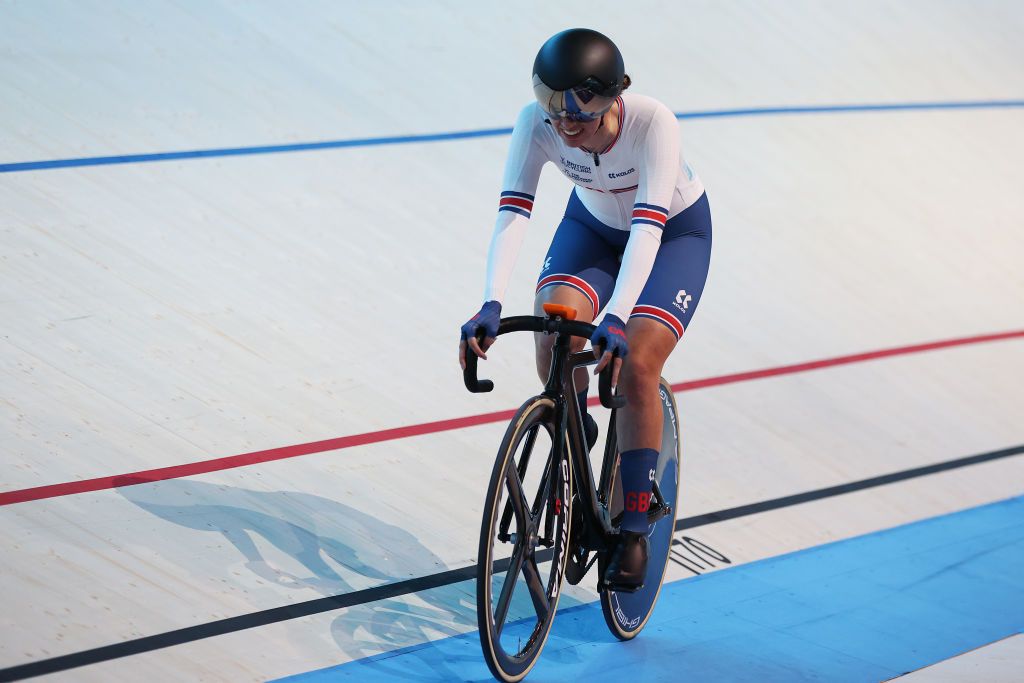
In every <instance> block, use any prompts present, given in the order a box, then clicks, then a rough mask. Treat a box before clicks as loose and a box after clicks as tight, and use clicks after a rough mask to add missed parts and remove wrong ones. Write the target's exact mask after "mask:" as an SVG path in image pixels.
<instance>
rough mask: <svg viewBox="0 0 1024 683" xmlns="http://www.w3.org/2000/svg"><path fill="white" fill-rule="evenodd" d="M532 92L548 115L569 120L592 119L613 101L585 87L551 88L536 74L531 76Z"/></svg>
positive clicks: (600, 114) (611, 98) (606, 109)
mask: <svg viewBox="0 0 1024 683" xmlns="http://www.w3.org/2000/svg"><path fill="white" fill-rule="evenodd" d="M533 94H534V95H535V96H536V97H537V102H538V103H539V104H540V106H541V109H543V110H544V112H545V113H546V114H547V115H548V116H551V117H553V118H556V119H568V120H570V121H594V120H595V119H599V118H601V116H603V115H604V113H605V112H607V111H608V110H609V109H611V107H612V104H614V103H615V98H614V97H603V96H601V95H596V94H594V92H593V91H591V90H589V89H587V88H582V87H581V88H573V89H572V90H552V89H551V88H549V87H548V86H546V85H544V83H542V82H541V80H540V78H539V77H538V76H534V77H533Z"/></svg>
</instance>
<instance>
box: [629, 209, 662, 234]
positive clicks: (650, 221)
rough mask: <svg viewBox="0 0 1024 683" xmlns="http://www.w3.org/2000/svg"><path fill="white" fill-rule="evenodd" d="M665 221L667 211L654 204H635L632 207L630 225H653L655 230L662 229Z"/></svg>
mask: <svg viewBox="0 0 1024 683" xmlns="http://www.w3.org/2000/svg"><path fill="white" fill-rule="evenodd" d="M667 220H668V209H664V208H662V207H660V206H655V205H654V204H643V203H641V202H637V203H636V204H634V205H633V220H632V222H631V223H630V225H653V226H655V227H656V228H661V229H664V228H665V221H667Z"/></svg>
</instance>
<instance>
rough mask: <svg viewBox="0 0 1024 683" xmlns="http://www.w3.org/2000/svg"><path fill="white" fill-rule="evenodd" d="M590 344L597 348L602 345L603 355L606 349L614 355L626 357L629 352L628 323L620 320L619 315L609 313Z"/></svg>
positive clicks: (595, 331)
mask: <svg viewBox="0 0 1024 683" xmlns="http://www.w3.org/2000/svg"><path fill="white" fill-rule="evenodd" d="M590 345H591V346H593V347H594V348H595V349H596V348H597V347H598V346H600V347H601V353H602V355H603V354H604V352H605V351H611V352H612V355H613V356H618V357H619V358H625V357H626V354H627V353H629V347H628V345H627V344H626V323H624V322H622V321H621V320H619V317H618V316H616V315H612V314H611V313H608V314H607V315H605V316H604V320H602V321H601V324H600V325H598V326H597V329H596V330H594V335H593V336H592V337H591V338H590Z"/></svg>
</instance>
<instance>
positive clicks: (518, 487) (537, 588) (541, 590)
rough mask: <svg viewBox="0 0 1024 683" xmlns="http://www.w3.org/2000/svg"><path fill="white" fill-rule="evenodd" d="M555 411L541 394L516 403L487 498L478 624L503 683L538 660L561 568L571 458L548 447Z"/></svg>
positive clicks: (486, 652) (484, 646)
mask: <svg viewBox="0 0 1024 683" xmlns="http://www.w3.org/2000/svg"><path fill="white" fill-rule="evenodd" d="M554 415H555V408H554V402H553V401H552V400H551V399H549V398H546V397H543V396H537V397H535V398H533V399H530V400H529V401H527V402H526V403H524V404H523V405H522V407H520V409H519V410H518V412H516V414H515V416H514V417H513V418H512V421H511V423H510V424H509V426H508V429H507V430H506V432H505V436H504V438H503V439H502V441H501V446H500V447H499V449H498V455H497V458H496V459H495V463H494V468H493V470H492V472H491V479H490V483H489V484H488V489H487V497H486V499H485V502H484V514H483V519H482V521H481V526H480V547H479V551H478V555H477V585H476V588H477V591H476V593H477V623H478V626H479V630H480V645H481V648H482V649H483V654H484V660H485V661H486V662H487V667H488V668H489V669H490V670H491V673H492V674H494V677H495V678H497V679H499V680H502V681H506V682H508V683H514V682H515V681H519V680H522V679H523V677H525V676H526V674H527V673H529V672H530V669H532V668H533V666H534V665H535V664H536V663H537V659H538V658H539V657H540V653H541V651H542V650H543V649H544V644H545V643H546V642H547V638H548V634H549V633H550V631H551V626H552V623H553V621H554V617H555V612H556V610H557V608H558V598H559V596H560V594H561V584H562V579H563V577H564V572H565V559H566V557H567V554H568V553H567V549H568V539H569V531H570V525H571V519H572V476H571V467H572V465H571V462H570V459H569V457H568V455H567V453H568V451H567V449H565V448H563V449H561V452H560V453H559V454H557V456H556V455H555V454H554V453H553V451H554V440H555V434H556V425H555V424H554ZM538 441H540V442H542V443H541V445H540V447H539V450H538ZM545 444H547V447H546V448H545ZM545 451H546V452H545ZM524 460H525V462H524ZM552 487H553V488H552ZM513 492H515V494H514V495H513ZM531 495H532V497H533V500H532V503H531V501H530V500H529V496H531ZM506 525H507V528H506ZM502 535H504V536H505V538H504V539H503V538H502V537H501V536H502ZM539 545H544V546H546V547H544V548H543V549H541V548H539V547H538V546H539ZM545 565H547V567H546V569H545ZM545 576H546V578H545ZM531 609H532V614H531ZM524 643H525V644H524Z"/></svg>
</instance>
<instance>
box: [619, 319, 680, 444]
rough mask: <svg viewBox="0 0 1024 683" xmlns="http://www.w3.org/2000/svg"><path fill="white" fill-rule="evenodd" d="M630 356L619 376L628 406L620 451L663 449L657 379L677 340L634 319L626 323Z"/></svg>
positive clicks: (621, 415)
mask: <svg viewBox="0 0 1024 683" xmlns="http://www.w3.org/2000/svg"><path fill="white" fill-rule="evenodd" d="M626 339H627V341H628V342H629V355H627V356H626V360H625V362H624V363H623V364H622V371H621V373H620V374H619V393H621V394H623V395H624V396H625V397H626V406H625V407H624V408H622V409H621V410H619V412H618V421H617V422H616V425H615V426H616V429H617V430H618V439H619V449H620V450H621V451H631V450H634V449H637V448H653V449H654V450H656V451H660V450H661V433H662V428H663V423H662V409H661V395H660V393H659V391H658V380H659V379H660V377H661V371H662V369H663V368H664V367H665V361H666V360H668V357H669V354H671V353H672V350H673V349H674V348H675V346H676V337H675V335H674V334H672V332H671V331H670V330H669V329H668V328H667V327H665V326H664V325H663V324H661V323H659V322H657V321H655V320H651V319H650V318H631V319H630V320H629V322H628V323H627V324H626Z"/></svg>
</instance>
